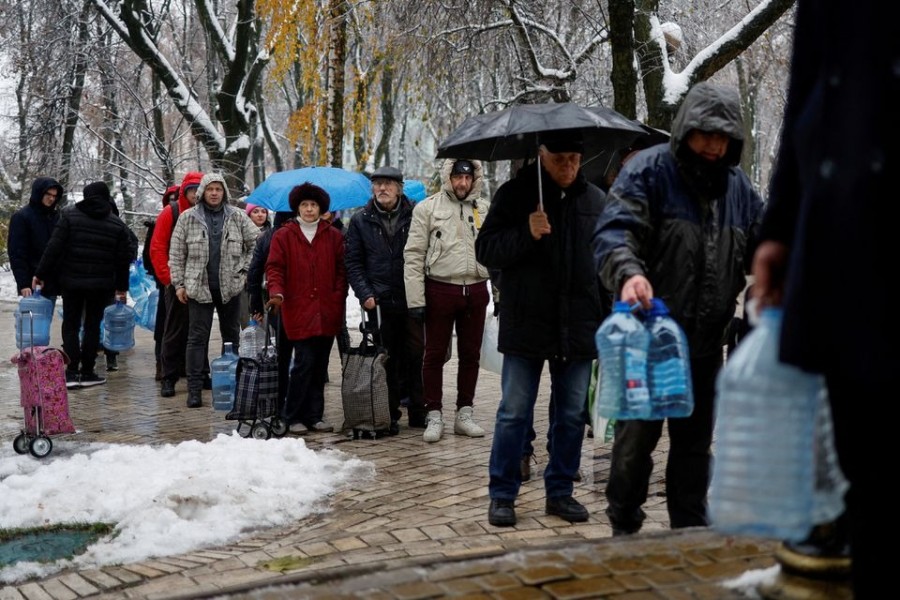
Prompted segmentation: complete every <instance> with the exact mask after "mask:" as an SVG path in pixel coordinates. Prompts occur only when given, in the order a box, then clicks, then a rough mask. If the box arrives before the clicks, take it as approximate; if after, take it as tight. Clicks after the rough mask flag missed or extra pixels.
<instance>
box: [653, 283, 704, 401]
mask: <svg viewBox="0 0 900 600" xmlns="http://www.w3.org/2000/svg"><path fill="white" fill-rule="evenodd" d="M652 302H653V306H651V307H650V310H649V311H647V318H646V320H645V321H644V326H645V327H646V328H647V331H649V332H650V349H649V351H648V353H647V380H648V385H649V388H650V417H649V418H650V419H666V418H668V417H688V416H690V414H691V413H692V412H694V390H693V385H692V383H691V361H690V355H689V354H690V353H689V350H688V343H687V336H685V334H684V330H683V329H682V328H681V326H680V325H678V323H677V322H676V321H675V319H673V318H672V315H670V314H669V309H668V307H666V304H665V302H663V301H662V300H660V299H659V298H654V299H653V300H652Z"/></svg>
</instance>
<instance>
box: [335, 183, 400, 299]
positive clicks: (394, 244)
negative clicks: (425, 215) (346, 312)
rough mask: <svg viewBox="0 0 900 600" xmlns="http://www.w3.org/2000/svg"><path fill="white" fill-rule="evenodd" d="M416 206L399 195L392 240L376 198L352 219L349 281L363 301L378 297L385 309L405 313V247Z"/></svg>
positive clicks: (348, 235)
mask: <svg viewBox="0 0 900 600" xmlns="http://www.w3.org/2000/svg"><path fill="white" fill-rule="evenodd" d="M412 211H413V204H412V202H410V201H409V199H408V198H407V197H406V196H400V200H398V206H397V208H396V210H395V212H396V216H395V217H393V218H395V219H397V223H396V227H395V230H394V235H393V237H390V236H388V233H387V231H386V230H385V227H384V224H383V223H382V222H381V218H380V217H379V216H378V209H377V208H375V199H374V198H371V199H369V202H368V203H367V204H366V205H365V207H363V209H362V210H360V211H359V212H357V213H356V214H355V215H353V217H352V218H351V219H350V224H349V225H348V226H347V231H346V233H345V236H346V237H345V243H346V254H345V256H344V262H345V264H346V266H347V281H348V282H349V283H350V287H351V288H353V293H354V294H355V295H356V297H357V298H358V299H359V301H360V302H362V301H364V300H365V299H366V298H375V299H376V301H377V302H378V304H380V305H381V306H382V307H383V308H388V309H395V310H406V308H407V306H406V288H405V284H404V282H403V248H404V247H405V246H406V240H407V237H408V236H409V224H410V221H411V220H412Z"/></svg>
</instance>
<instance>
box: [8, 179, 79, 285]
mask: <svg viewBox="0 0 900 600" xmlns="http://www.w3.org/2000/svg"><path fill="white" fill-rule="evenodd" d="M64 193H65V192H64V190H63V187H62V186H61V185H60V184H59V182H58V181H56V180H55V179H52V178H50V177H38V178H37V179H35V180H34V182H33V183H32V184H31V198H30V199H29V200H28V204H26V205H25V206H23V207H22V208H20V209H19V210H17V211H16V212H15V213H13V216H12V218H11V219H10V220H9V240H8V244H7V253H8V254H9V266H10V267H11V268H12V272H13V276H14V277H15V278H16V289H17V290H18V292H19V295H20V296H30V295H31V293H32V288H31V284H32V279H33V278H34V272H35V271H36V270H37V266H38V263H39V262H41V256H42V255H43V254H44V249H46V247H47V242H49V241H50V235H51V234H52V233H53V228H54V227H56V222H57V221H59V208H60V207H61V206H62V205H63V203H64V201H65V200H64ZM50 275H52V274H48V277H47V281H46V283H45V286H46V287H45V288H44V289H43V290H42V294H43V295H44V296H47V297H49V298H50V299H51V300H55V299H56V295H57V293H58V292H59V290H58V288H57V286H56V282H55V277H50Z"/></svg>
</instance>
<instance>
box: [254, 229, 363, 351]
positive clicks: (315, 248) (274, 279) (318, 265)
mask: <svg viewBox="0 0 900 600" xmlns="http://www.w3.org/2000/svg"><path fill="white" fill-rule="evenodd" d="M266 281H267V286H268V291H269V295H270V296H275V295H277V294H281V295H282V296H283V302H282V305H281V315H282V319H281V322H282V324H283V326H284V331H285V333H286V334H287V337H288V339H290V340H305V339H308V338H311V337H317V336H333V335H337V334H338V333H339V332H340V330H341V327H342V326H343V324H344V308H345V306H346V302H347V276H346V272H345V270H344V237H343V235H341V232H340V231H338V230H337V229H336V228H335V227H332V226H331V224H330V223H328V222H327V221H325V220H321V219H320V220H319V224H318V229H317V230H316V235H315V236H313V239H312V242H310V241H309V240H308V239H307V238H306V235H305V234H304V233H303V231H302V230H301V229H300V224H299V223H298V222H297V220H296V219H291V220H290V221H288V222H287V223H285V224H284V225H282V226H281V227H279V228H278V229H276V230H275V233H274V234H273V235H272V243H271V245H270V246H269V258H268V260H267V261H266Z"/></svg>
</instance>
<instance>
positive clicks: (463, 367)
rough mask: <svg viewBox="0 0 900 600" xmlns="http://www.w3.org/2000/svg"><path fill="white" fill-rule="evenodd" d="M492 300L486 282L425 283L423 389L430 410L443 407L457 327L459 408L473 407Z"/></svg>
mask: <svg viewBox="0 0 900 600" xmlns="http://www.w3.org/2000/svg"><path fill="white" fill-rule="evenodd" d="M488 300H489V296H488V288H487V282H486V281H482V282H480V283H475V284H472V285H465V286H464V285H452V284H449V283H441V282H439V281H434V280H432V279H426V280H425V356H424V357H423V359H422V386H423V389H424V394H425V409H426V410H428V411H431V410H441V409H442V408H443V402H442V399H443V395H444V362H445V358H446V356H447V345H448V344H449V343H450V340H451V338H452V336H453V328H454V326H455V327H456V350H457V357H458V360H459V370H458V372H457V377H456V407H457V408H462V407H464V406H472V403H473V401H474V399H475V385H476V384H477V383H478V369H479V360H480V359H481V338H482V336H483V335H484V315H485V311H486V309H487V305H488Z"/></svg>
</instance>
